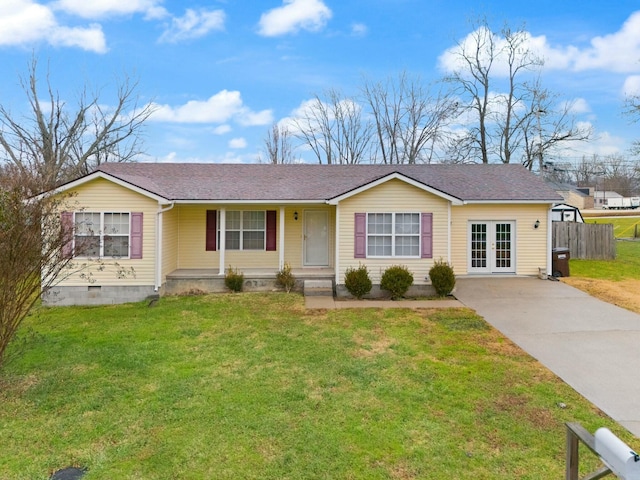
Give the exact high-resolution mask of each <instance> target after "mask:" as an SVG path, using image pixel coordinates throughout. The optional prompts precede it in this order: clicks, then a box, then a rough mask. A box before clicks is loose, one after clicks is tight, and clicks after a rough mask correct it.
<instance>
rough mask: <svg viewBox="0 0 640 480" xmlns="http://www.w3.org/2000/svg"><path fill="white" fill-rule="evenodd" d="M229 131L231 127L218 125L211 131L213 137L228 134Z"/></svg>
mask: <svg viewBox="0 0 640 480" xmlns="http://www.w3.org/2000/svg"><path fill="white" fill-rule="evenodd" d="M230 131H231V125H227V124H225V125H220V126H218V127H216V128H214V129H213V134H214V135H224V134H225V133H229V132H230Z"/></svg>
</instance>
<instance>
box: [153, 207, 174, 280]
mask: <svg viewBox="0 0 640 480" xmlns="http://www.w3.org/2000/svg"><path fill="white" fill-rule="evenodd" d="M174 206H175V203H173V202H171V203H170V204H169V206H168V207H166V208H162V205H161V204H160V203H159V202H158V211H157V212H156V214H157V217H156V268H155V270H156V284H155V287H154V291H156V292H157V291H158V290H160V287H161V286H162V232H163V228H162V214H163V213H164V212H168V211H169V210H171V209H172V208H173V207H174Z"/></svg>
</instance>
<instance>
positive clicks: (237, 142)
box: [229, 137, 247, 149]
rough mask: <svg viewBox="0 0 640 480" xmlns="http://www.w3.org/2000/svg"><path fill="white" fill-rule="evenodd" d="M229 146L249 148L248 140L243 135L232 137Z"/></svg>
mask: <svg viewBox="0 0 640 480" xmlns="http://www.w3.org/2000/svg"><path fill="white" fill-rule="evenodd" d="M229 148H235V149H242V148H247V141H246V140H245V139H244V138H242V137H240V138H232V139H231V140H229Z"/></svg>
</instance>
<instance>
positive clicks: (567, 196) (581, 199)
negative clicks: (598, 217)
mask: <svg viewBox="0 0 640 480" xmlns="http://www.w3.org/2000/svg"><path fill="white" fill-rule="evenodd" d="M548 185H549V186H550V187H551V188H553V189H554V190H555V191H556V192H557V193H558V194H559V195H562V198H563V199H564V203H566V204H567V205H572V206H574V207H576V208H579V209H580V210H587V209H591V208H593V196H592V195H591V194H590V193H589V190H588V189H583V188H578V187H576V186H575V185H571V184H569V183H560V182H548Z"/></svg>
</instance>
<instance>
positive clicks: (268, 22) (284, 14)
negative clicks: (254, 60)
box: [258, 0, 332, 37]
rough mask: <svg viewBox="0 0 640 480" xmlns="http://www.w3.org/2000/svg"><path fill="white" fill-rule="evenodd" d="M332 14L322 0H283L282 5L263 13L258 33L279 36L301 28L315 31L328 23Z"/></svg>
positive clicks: (266, 35)
mask: <svg viewBox="0 0 640 480" xmlns="http://www.w3.org/2000/svg"><path fill="white" fill-rule="evenodd" d="M331 15H332V13H331V10H330V9H329V7H327V6H326V5H325V4H324V2H322V0H283V5H282V6H281V7H278V8H274V9H272V10H269V11H268V12H266V13H263V14H262V16H261V17H260V22H259V30H258V33H260V35H264V36H265V37H277V36H279V35H286V34H288V33H297V32H298V31H300V30H308V31H311V32H315V31H318V30H320V29H322V28H323V27H324V26H325V25H326V23H327V21H328V20H329V19H330V18H331Z"/></svg>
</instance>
